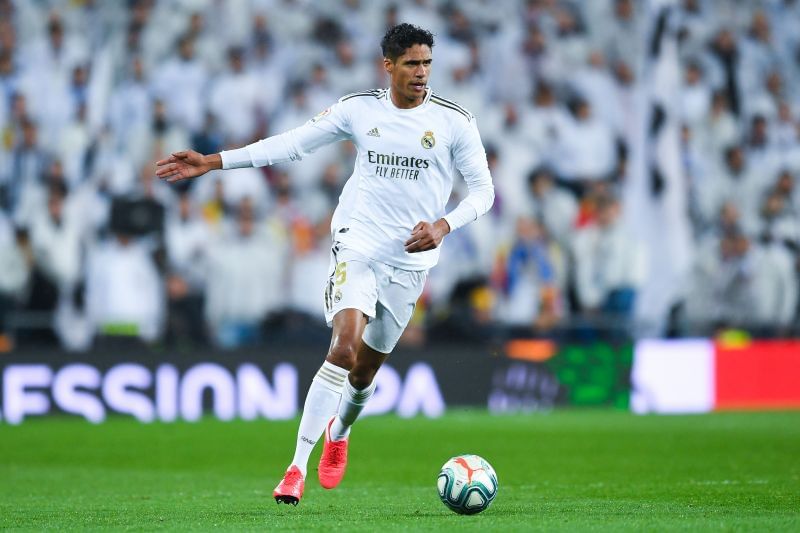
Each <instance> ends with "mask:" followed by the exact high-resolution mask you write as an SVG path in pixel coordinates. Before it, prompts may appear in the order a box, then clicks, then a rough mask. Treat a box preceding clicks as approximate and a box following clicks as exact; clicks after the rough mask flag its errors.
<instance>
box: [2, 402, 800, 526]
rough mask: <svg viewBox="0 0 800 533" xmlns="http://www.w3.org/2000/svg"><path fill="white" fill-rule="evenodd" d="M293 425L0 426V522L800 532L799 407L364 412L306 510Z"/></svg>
mask: <svg viewBox="0 0 800 533" xmlns="http://www.w3.org/2000/svg"><path fill="white" fill-rule="evenodd" d="M296 425H297V422H296V421H289V422H269V421H259V422H227V423H224V422H217V421H213V420H205V421H202V422H199V423H195V424H188V423H178V424H152V425H141V424H138V423H137V422H135V421H133V420H131V419H123V418H115V419H112V420H110V421H109V422H107V423H105V424H102V425H99V426H92V425H90V424H88V423H86V422H83V421H81V420H79V419H73V418H51V419H46V420H35V419H34V420H29V421H26V422H25V423H24V424H22V425H20V426H15V427H12V426H8V425H2V426H0V529H6V528H11V529H23V530H41V529H59V530H63V529H67V530H86V529H112V530H120V529H133V530H142V529H147V530H152V529H164V530H209V529H221V530H233V531H241V530H254V531H255V530H257V531H265V530H269V531H278V530H280V531H286V530H297V531H337V530H339V531H381V532H383V531H394V530H405V531H419V530H422V531H426V530H434V531H436V530H440V531H455V530H458V531H536V530H541V531H557V530H563V531H591V530H595V531H597V530H602V531H642V530H645V531H665V530H682V531H800V412H782V413H781V412H776V413H724V414H713V415H703V416H686V417H683V416H680V417H679V416H672V417H655V416H646V417H637V416H634V415H630V414H628V413H624V412H618V411H617V412H611V411H555V412H553V413H550V414H531V415H524V416H523V415H518V416H510V415H509V416H497V417H492V416H489V415H488V414H486V413H482V412H469V411H456V412H453V413H451V414H449V415H447V416H446V417H444V418H441V419H438V420H427V419H411V420H400V419H397V418H394V417H380V418H367V419H365V420H362V421H360V422H359V423H358V424H357V425H356V428H355V429H354V431H353V435H352V443H351V447H350V465H349V467H348V472H347V475H346V476H345V479H344V481H343V482H342V485H340V486H339V488H337V489H335V490H332V491H326V490H324V489H322V488H321V487H320V486H319V484H318V482H317V480H316V460H317V459H318V457H319V450H315V454H314V456H312V463H311V464H312V466H311V468H310V470H309V478H308V481H307V487H306V493H305V496H304V498H303V500H302V502H301V503H300V505H299V506H297V507H291V506H287V505H280V506H278V505H276V504H275V501H274V500H273V499H272V489H273V487H274V486H275V484H276V483H277V482H278V480H279V478H280V476H281V474H282V471H283V469H284V468H285V467H286V463H287V461H288V460H289V459H290V458H291V452H292V449H293V442H294V435H295V431H296ZM460 453H477V454H479V455H482V456H484V457H485V458H486V459H487V460H488V461H489V462H490V463H492V465H493V466H494V467H495V469H496V470H497V474H498V477H499V480H500V490H499V493H498V496H497V499H496V500H495V502H494V503H493V504H492V506H491V507H490V508H489V509H488V510H487V511H486V512H484V513H483V514H480V515H476V516H459V515H456V514H454V513H452V512H451V511H449V510H447V509H446V508H445V507H444V506H443V505H442V504H441V503H440V502H439V500H438V496H437V494H436V475H437V473H438V470H439V467H440V466H441V465H442V464H443V463H444V462H445V460H446V459H448V458H449V457H450V456H452V455H457V454H460Z"/></svg>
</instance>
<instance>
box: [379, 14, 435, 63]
mask: <svg viewBox="0 0 800 533" xmlns="http://www.w3.org/2000/svg"><path fill="white" fill-rule="evenodd" d="M415 44H426V45H428V48H431V49H432V48H433V34H432V33H431V32H429V31H428V30H425V29H422V28H420V27H419V26H414V25H413V24H408V23H407V22H403V23H402V24H398V25H396V26H393V27H391V28H389V31H387V32H386V35H384V36H383V39H382V40H381V51H382V52H383V57H385V58H386V59H390V60H391V61H396V60H397V58H398V57H400V56H401V55H403V54H404V53H405V51H406V50H408V49H409V48H411V47H412V46H414V45H415Z"/></svg>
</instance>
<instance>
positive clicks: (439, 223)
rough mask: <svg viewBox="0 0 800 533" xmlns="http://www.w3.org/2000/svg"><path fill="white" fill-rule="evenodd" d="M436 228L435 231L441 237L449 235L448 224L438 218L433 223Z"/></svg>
mask: <svg viewBox="0 0 800 533" xmlns="http://www.w3.org/2000/svg"><path fill="white" fill-rule="evenodd" d="M434 225H435V226H437V229H438V230H439V231H440V232H441V234H442V235H447V234H448V233H450V223H449V222H447V220H446V219H444V218H440V219H439V220H437V221H436V222H435V223H434Z"/></svg>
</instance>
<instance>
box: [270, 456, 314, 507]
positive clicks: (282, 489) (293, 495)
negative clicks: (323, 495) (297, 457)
mask: <svg viewBox="0 0 800 533" xmlns="http://www.w3.org/2000/svg"><path fill="white" fill-rule="evenodd" d="M305 485H306V482H305V480H304V479H303V474H302V473H301V472H300V469H299V468H297V467H296V466H294V465H292V466H290V467H289V470H287V471H286V474H285V475H284V476H283V479H282V480H281V482H280V483H278V486H277V487H275V490H273V491H272V495H273V496H274V497H275V502H276V503H286V504H289V503H291V504H292V505H297V504H298V503H300V498H302V497H303V489H304V488H305Z"/></svg>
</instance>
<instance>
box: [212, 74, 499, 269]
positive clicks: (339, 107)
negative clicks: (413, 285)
mask: <svg viewBox="0 0 800 533" xmlns="http://www.w3.org/2000/svg"><path fill="white" fill-rule="evenodd" d="M344 139H350V140H352V141H353V143H354V144H355V146H356V148H357V150H358V155H357V157H356V162H355V167H354V169H353V175H352V176H351V177H350V179H349V180H348V181H347V183H346V184H345V187H344V190H343V192H342V194H341V196H340V198H339V205H338V207H337V208H336V211H335V213H334V217H333V222H332V230H333V231H334V234H335V238H336V239H337V240H338V241H341V242H342V243H344V244H345V245H346V246H348V247H350V248H352V249H354V250H356V251H358V252H360V253H361V254H363V255H365V256H367V257H369V258H372V259H375V260H377V261H381V262H383V263H386V264H389V265H392V266H395V267H398V268H402V269H406V270H427V269H429V268H431V267H432V266H434V265H435V264H436V262H437V261H438V258H439V249H438V248H437V249H433V250H428V251H425V252H416V253H408V252H406V251H405V242H406V240H408V239H409V237H410V236H411V230H412V228H413V227H414V226H416V225H417V223H419V222H421V221H427V222H435V221H436V220H438V219H440V218H442V217H444V218H445V220H447V222H448V224H450V228H451V231H452V230H455V229H457V228H458V227H461V226H463V225H464V224H466V223H468V222H471V221H472V220H475V219H476V218H477V217H478V216H480V215H482V214H484V213H485V212H486V211H488V210H489V208H490V207H491V205H492V202H493V200H494V189H493V186H492V181H491V176H490V174H489V168H488V165H487V162H486V153H485V151H484V148H483V144H482V143H481V139H480V135H479V134H478V129H477V126H476V124H475V119H474V117H473V116H472V115H471V114H470V113H469V112H468V111H467V110H465V109H464V108H463V107H461V106H459V105H458V104H455V103H453V102H451V101H449V100H445V99H443V98H441V97H439V96H437V95H436V94H434V93H433V92H432V91H431V90H430V89H428V92H427V94H426V96H425V99H424V101H423V103H422V104H421V105H419V106H417V107H414V108H411V109H400V108H398V107H396V106H395V105H394V104H393V103H392V100H391V96H390V92H389V90H388V89H379V90H373V91H365V92H360V93H353V94H350V95H347V96H345V97H343V98H341V99H340V100H339V102H338V103H336V104H334V105H333V106H331V107H330V108H328V109H326V110H325V111H323V112H321V113H320V114H318V115H317V116H316V117H314V118H313V119H311V120H310V121H309V122H307V123H306V124H305V125H303V126H300V127H299V128H295V129H293V130H291V131H288V132H286V133H284V134H281V135H277V136H274V137H270V138H268V139H264V140H261V141H258V142H256V143H253V144H251V145H249V146H247V147H246V148H243V149H241V150H232V151H229V152H223V153H222V161H223V168H236V167H238V166H250V165H254V166H263V165H270V164H274V163H279V162H282V161H293V160H297V159H301V158H302V157H304V156H305V155H307V154H309V153H311V152H313V151H314V150H315V149H317V148H319V147H320V146H323V145H325V144H329V143H331V142H334V141H338V140H344ZM243 151H244V152H243ZM456 170H458V171H459V172H460V173H461V175H462V176H463V177H464V179H465V180H466V182H467V186H468V188H469V195H468V196H467V198H465V199H464V200H463V201H462V202H461V204H459V206H458V207H457V208H456V209H454V210H453V211H452V212H450V213H447V214H445V205H446V204H447V201H448V199H449V197H450V192H451V190H452V188H453V177H454V176H455V174H456Z"/></svg>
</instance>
